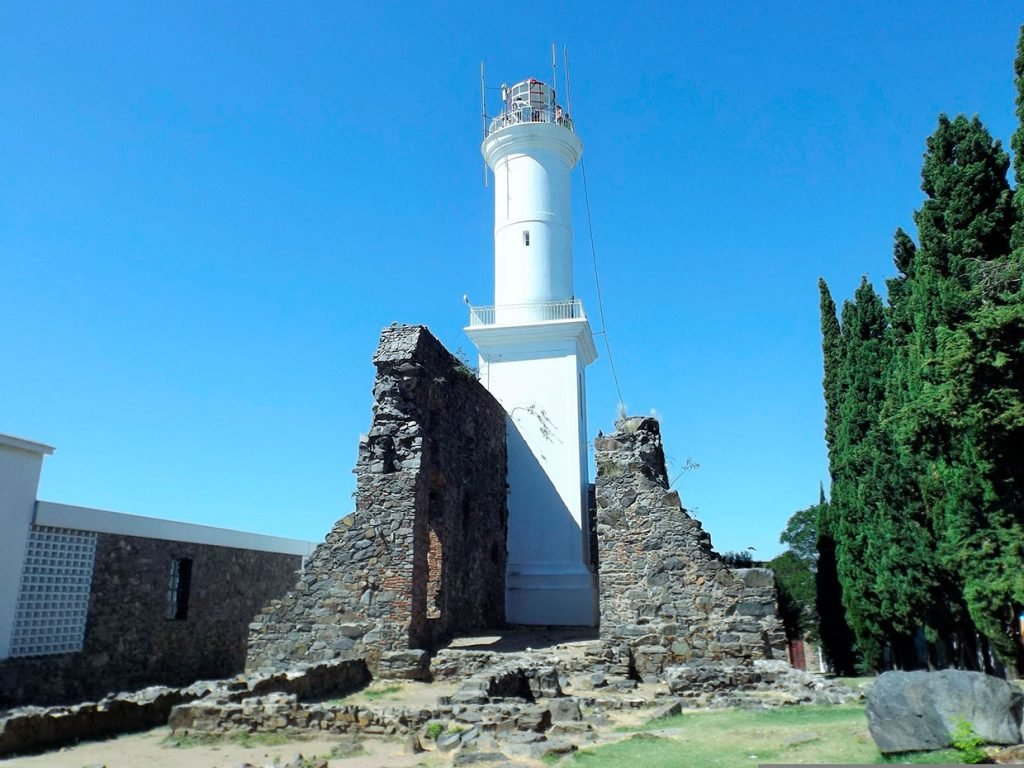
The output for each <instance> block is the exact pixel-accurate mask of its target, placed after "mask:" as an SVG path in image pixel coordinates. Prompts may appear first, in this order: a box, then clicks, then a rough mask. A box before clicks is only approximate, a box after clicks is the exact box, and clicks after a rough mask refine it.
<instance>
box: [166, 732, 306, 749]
mask: <svg viewBox="0 0 1024 768" xmlns="http://www.w3.org/2000/svg"><path fill="white" fill-rule="evenodd" d="M304 738H305V737H304V735H303V734H298V733H282V732H272V733H260V732H256V733H249V732H248V731H239V732H235V733H226V734H219V733H189V734H185V735H183V736H175V735H173V734H172V735H170V736H168V737H167V738H165V739H164V740H163V741H161V742H160V746H163V747H171V748H174V749H188V748H190V747H213V746H217V745H218V744H238V745H239V746H241V747H245V748H246V749H250V748H253V747H280V746H282V745H284V744H291V743H293V742H296V741H303V739H304Z"/></svg>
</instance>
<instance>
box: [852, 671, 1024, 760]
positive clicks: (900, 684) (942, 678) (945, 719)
mask: <svg viewBox="0 0 1024 768" xmlns="http://www.w3.org/2000/svg"><path fill="white" fill-rule="evenodd" d="M1022 709H1024V693H1022V692H1021V691H1020V690H1019V689H1017V688H1015V687H1014V686H1012V685H1010V684H1009V683H1007V682H1006V681H1005V680H1000V679H999V678H996V677H991V676H989V675H983V674H981V673H980V672H963V671H960V670H949V669H947V670H943V671H941V672H886V673H885V674H883V675H881V676H880V677H879V678H878V680H877V681H875V684H874V685H873V686H872V688H871V693H870V694H869V696H868V704H867V716H868V729H869V730H870V732H871V738H873V739H874V740H875V745H876V746H877V747H878V749H879V751H880V752H882V753H884V754H889V753H893V752H909V751H924V750H932V749H942V748H944V747H947V746H950V745H951V744H952V734H953V733H954V732H955V731H956V728H957V726H958V724H959V723H960V722H961V721H967V722H968V723H970V725H971V727H972V728H973V729H974V731H975V733H977V734H978V735H979V736H980V737H981V738H982V739H984V740H985V742H986V743H988V744H1016V743H1018V742H1019V741H1020V739H1021V718H1022Z"/></svg>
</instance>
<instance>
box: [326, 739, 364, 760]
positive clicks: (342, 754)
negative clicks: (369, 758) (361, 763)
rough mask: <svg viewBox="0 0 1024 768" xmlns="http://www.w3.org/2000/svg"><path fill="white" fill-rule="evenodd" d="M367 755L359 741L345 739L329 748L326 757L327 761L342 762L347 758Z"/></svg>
mask: <svg viewBox="0 0 1024 768" xmlns="http://www.w3.org/2000/svg"><path fill="white" fill-rule="evenodd" d="M365 754H368V753H367V751H366V747H364V746H363V742H362V741H360V740H359V739H354V738H352V739H346V740H345V741H342V742H340V743H338V744H335V745H334V746H333V747H332V748H331V752H330V754H329V755H326V757H327V759H328V760H334V759H338V760H344V759H345V758H348V757H360V756H362V755H365Z"/></svg>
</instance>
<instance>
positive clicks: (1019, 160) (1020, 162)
mask: <svg viewBox="0 0 1024 768" xmlns="http://www.w3.org/2000/svg"><path fill="white" fill-rule="evenodd" d="M1013 83H1014V85H1015V86H1016V88H1017V99H1016V106H1017V130H1016V131H1014V132H1013V136H1012V137H1011V138H1010V148H1011V149H1012V150H1013V179H1014V181H1015V182H1016V185H1017V190H1016V193H1015V194H1014V208H1015V209H1016V212H1017V217H1016V218H1017V220H1016V222H1015V223H1014V226H1013V235H1012V237H1011V241H1010V245H1011V247H1012V248H1013V250H1014V251H1018V250H1020V249H1024V193H1022V192H1021V188H1024V24H1022V25H1021V28H1020V36H1019V37H1018V38H1017V58H1016V59H1014V62H1013Z"/></svg>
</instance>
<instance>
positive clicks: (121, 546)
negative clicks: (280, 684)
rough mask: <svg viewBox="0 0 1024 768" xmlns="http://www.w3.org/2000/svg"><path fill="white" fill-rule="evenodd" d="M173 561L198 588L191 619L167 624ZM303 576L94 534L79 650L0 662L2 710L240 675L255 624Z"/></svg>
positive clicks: (265, 557)
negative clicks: (187, 563)
mask: <svg viewBox="0 0 1024 768" xmlns="http://www.w3.org/2000/svg"><path fill="white" fill-rule="evenodd" d="M175 558H189V559H191V560H192V580H191V589H190V590H189V601H188V612H187V614H186V615H185V617H184V618H182V619H180V620H169V619H168V618H167V610H168V593H167V589H168V575H169V572H170V565H171V560H172V559H175ZM301 568H302V557H301V556H299V555H288V554H283V553H278V552H260V551H256V550H249V549H237V548H234V547H221V546H214V545H210V544H196V543H191V542H182V541H166V540H163V539H150V538H145V537H140V536H125V535H120V534H110V533H100V534H97V535H96V559H95V565H94V567H93V576H92V587H91V592H90V596H89V609H88V614H87V616H86V624H85V637H84V639H83V642H82V650H81V651H80V652H76V653H62V654H54V655H48V656H25V657H19V658H9V659H5V660H4V661H2V662H0V707H13V706H18V705H20V704H28V703H31V704H67V703H72V702H77V701H83V700H85V699H97V698H100V697H102V696H104V695H106V694H108V693H110V692H113V691H125V690H134V689H136V688H142V687H143V686H147V685H172V686H179V685H187V684H189V683H191V682H192V681H194V680H198V679H200V678H219V677H227V676H228V675H233V674H235V673H238V672H241V671H242V669H243V668H244V666H245V653H246V635H247V627H248V625H249V622H250V621H252V617H253V615H254V614H255V613H256V612H257V611H259V610H260V608H261V607H262V606H263V605H265V604H266V603H267V602H268V601H269V600H271V599H273V598H274V597H279V596H281V595H283V594H285V593H286V592H287V590H288V587H289V586H290V585H291V584H293V583H294V581H295V574H296V573H297V572H298V571H300V570H301Z"/></svg>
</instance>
